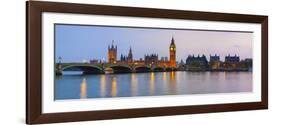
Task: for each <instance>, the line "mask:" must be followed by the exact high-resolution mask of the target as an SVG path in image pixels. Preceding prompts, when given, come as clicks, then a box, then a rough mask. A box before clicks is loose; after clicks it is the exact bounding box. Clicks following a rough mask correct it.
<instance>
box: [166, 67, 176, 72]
mask: <svg viewBox="0 0 281 125" xmlns="http://www.w3.org/2000/svg"><path fill="white" fill-rule="evenodd" d="M176 70H177V69H176V68H173V67H167V68H166V71H167V72H171V71H176Z"/></svg>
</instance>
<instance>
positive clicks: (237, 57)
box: [225, 55, 240, 63]
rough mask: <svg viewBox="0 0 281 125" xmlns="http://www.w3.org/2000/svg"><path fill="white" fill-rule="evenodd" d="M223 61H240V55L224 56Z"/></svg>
mask: <svg viewBox="0 0 281 125" xmlns="http://www.w3.org/2000/svg"><path fill="white" fill-rule="evenodd" d="M225 62H226V63H238V62H240V57H239V56H236V55H235V56H230V55H228V56H225Z"/></svg>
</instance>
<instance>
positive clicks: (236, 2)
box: [0, 0, 281, 125]
mask: <svg viewBox="0 0 281 125" xmlns="http://www.w3.org/2000/svg"><path fill="white" fill-rule="evenodd" d="M57 1H58V0H57ZM59 1H70V2H80V3H81V2H84V3H95V4H105V5H120V6H138V7H152V8H167V9H181V10H198V11H214V12H228V13H243V14H262V15H268V16H269V110H259V111H240V112H225V113H209V114H197V115H180V116H166V117H150V118H134V119H121V120H103V121H91V122H76V123H62V124H74V125H81V124H85V125H92V124H95V125H111V124H114V125H127V124H134V125H143V124H146V125H150V124H152V125H156V124H159V125H160V124H161V125H171V124H177V125H182V124H184V125H188V124H198V125H201V124H202V125H206V124H208V125H209V124H216V125H225V124H227V125H242V124H255V125H257V124H280V121H279V120H280V113H281V97H280V96H281V90H280V89H281V83H280V81H281V80H280V79H279V78H280V76H281V73H280V71H281V69H280V62H279V61H281V58H280V54H279V53H281V49H279V48H281V38H280V36H281V32H280V28H281V14H280V12H281V7H280V5H281V4H280V3H278V2H279V1H278V0H166V1H165V0H106V1H105V0H59ZM0 9H1V11H0V16H1V19H0V22H1V23H0V32H1V35H0V42H1V44H0V51H1V52H0V55H1V56H0V57H1V58H0V60H1V61H0V66H1V68H0V69H1V71H0V73H1V74H0V78H1V79H0V84H1V85H0V99H1V103H0V116H1V118H0V124H1V125H2V124H3V125H20V124H24V123H25V0H3V1H1V3H0Z"/></svg>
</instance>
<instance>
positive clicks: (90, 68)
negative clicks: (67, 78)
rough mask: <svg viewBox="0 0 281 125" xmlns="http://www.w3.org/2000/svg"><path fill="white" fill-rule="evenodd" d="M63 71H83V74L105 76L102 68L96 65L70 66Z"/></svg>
mask: <svg viewBox="0 0 281 125" xmlns="http://www.w3.org/2000/svg"><path fill="white" fill-rule="evenodd" d="M61 70H62V71H82V72H83V74H103V73H104V71H103V69H102V68H101V67H99V66H95V65H68V66H65V67H63V68H62V69H61Z"/></svg>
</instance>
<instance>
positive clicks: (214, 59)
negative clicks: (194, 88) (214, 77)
mask: <svg viewBox="0 0 281 125" xmlns="http://www.w3.org/2000/svg"><path fill="white" fill-rule="evenodd" d="M221 65H222V62H221V61H220V56H218V55H217V54H215V55H214V56H212V55H210V62H209V67H210V69H211V70H218V69H221Z"/></svg>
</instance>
